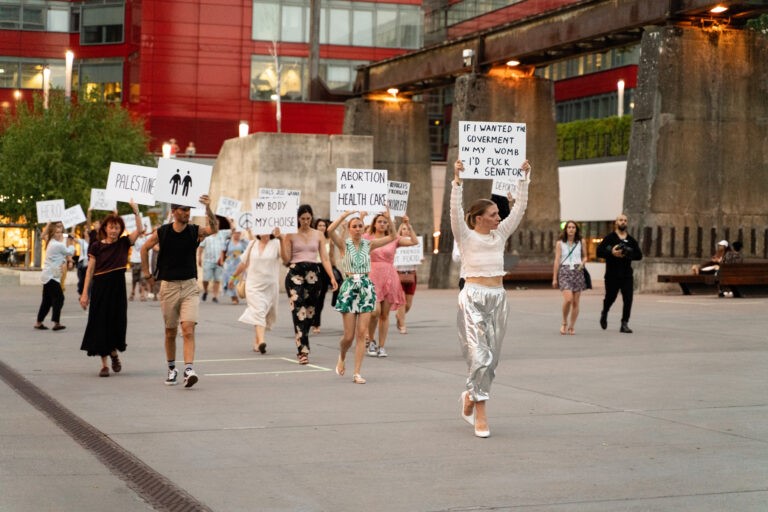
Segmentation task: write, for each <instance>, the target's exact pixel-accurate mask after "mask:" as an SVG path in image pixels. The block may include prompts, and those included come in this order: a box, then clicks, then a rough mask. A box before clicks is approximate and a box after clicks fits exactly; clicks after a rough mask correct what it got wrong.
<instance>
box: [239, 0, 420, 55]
mask: <svg viewBox="0 0 768 512" xmlns="http://www.w3.org/2000/svg"><path fill="white" fill-rule="evenodd" d="M309 23H310V12H309V0H254V3H253V23H252V26H253V29H252V32H251V34H252V38H253V39H254V40H257V41H284V42H299V43H307V42H309ZM422 26H423V19H422V10H421V8H420V7H418V6H415V5H399V4H385V3H378V2H374V3H370V2H350V1H346V0H331V1H327V2H324V3H323V6H322V7H321V8H320V43H322V44H337V45H344V46H347V45H354V46H380V47H386V48H408V49H417V48H420V47H421V43H422ZM374 33H375V40H374Z"/></svg>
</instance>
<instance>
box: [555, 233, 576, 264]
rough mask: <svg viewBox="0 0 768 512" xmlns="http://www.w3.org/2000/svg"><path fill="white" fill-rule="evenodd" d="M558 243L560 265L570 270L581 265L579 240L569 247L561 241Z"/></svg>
mask: <svg viewBox="0 0 768 512" xmlns="http://www.w3.org/2000/svg"><path fill="white" fill-rule="evenodd" d="M558 243H559V244H560V265H562V266H564V267H570V268H573V267H575V266H578V265H581V240H579V241H578V242H576V245H571V246H569V245H568V242H563V241H562V240H560V241H558Z"/></svg>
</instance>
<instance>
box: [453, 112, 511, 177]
mask: <svg viewBox="0 0 768 512" xmlns="http://www.w3.org/2000/svg"><path fill="white" fill-rule="evenodd" d="M459 158H460V159H461V161H462V162H463V163H464V172H463V173H462V174H461V177H462V179H485V180H490V179H497V180H502V181H516V180H519V179H522V178H523V177H524V174H523V170H522V165H523V162H524V161H525V124H524V123H493V122H486V121H460V122H459Z"/></svg>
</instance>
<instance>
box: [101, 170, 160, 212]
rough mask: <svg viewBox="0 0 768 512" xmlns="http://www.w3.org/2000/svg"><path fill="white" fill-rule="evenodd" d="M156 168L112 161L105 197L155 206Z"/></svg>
mask: <svg viewBox="0 0 768 512" xmlns="http://www.w3.org/2000/svg"><path fill="white" fill-rule="evenodd" d="M156 180H157V169H155V168H154V167H144V166H142V165H131V164H123V163H120V162H112V163H110V164H109V177H108V178H107V188H106V193H105V194H104V197H105V199H111V200H113V201H122V202H124V203H130V202H131V199H133V202H135V203H136V204H145V205H148V206H155V181H156Z"/></svg>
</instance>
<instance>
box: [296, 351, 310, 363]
mask: <svg viewBox="0 0 768 512" xmlns="http://www.w3.org/2000/svg"><path fill="white" fill-rule="evenodd" d="M298 358H299V364H309V355H307V354H304V353H301V354H299V356H298Z"/></svg>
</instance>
